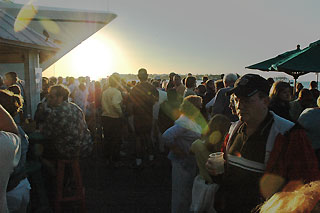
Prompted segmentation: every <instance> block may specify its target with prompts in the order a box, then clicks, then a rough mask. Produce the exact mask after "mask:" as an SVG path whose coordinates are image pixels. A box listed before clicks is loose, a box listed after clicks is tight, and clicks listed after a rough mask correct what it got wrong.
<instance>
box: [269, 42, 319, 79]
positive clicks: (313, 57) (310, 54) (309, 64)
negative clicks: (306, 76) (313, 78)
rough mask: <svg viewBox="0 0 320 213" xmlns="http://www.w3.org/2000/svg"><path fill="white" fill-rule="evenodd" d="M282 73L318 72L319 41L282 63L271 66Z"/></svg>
mask: <svg viewBox="0 0 320 213" xmlns="http://www.w3.org/2000/svg"><path fill="white" fill-rule="evenodd" d="M273 67H274V68H275V69H277V70H278V71H282V72H286V73H288V72H290V73H292V72H304V73H309V72H315V73H319V72H320V40H318V41H316V42H313V43H311V44H310V45H309V47H306V48H304V49H303V50H301V51H300V52H297V53H295V54H293V55H291V56H290V57H289V58H287V59H286V60H284V61H281V62H278V63H276V64H274V65H273Z"/></svg>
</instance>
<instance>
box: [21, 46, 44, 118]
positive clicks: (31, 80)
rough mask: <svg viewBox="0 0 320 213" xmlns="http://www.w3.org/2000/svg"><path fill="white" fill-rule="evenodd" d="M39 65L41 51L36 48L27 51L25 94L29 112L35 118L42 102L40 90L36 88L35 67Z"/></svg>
mask: <svg viewBox="0 0 320 213" xmlns="http://www.w3.org/2000/svg"><path fill="white" fill-rule="evenodd" d="M38 67H39V52H38V51H36V50H27V51H25V62H24V73H25V94H26V101H27V114H28V115H31V117H32V118H33V116H34V113H35V111H36V109H37V105H38V103H39V102H40V92H39V91H37V89H36V76H35V68H38Z"/></svg>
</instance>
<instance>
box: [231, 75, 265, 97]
mask: <svg viewBox="0 0 320 213" xmlns="http://www.w3.org/2000/svg"><path fill="white" fill-rule="evenodd" d="M269 89H270V88H269V84H268V81H267V80H266V79H264V78H263V77H261V76H260V75H256V74H245V75H243V76H242V77H240V78H239V79H238V80H237V81H236V82H235V84H234V88H233V89H231V90H230V91H228V92H227V93H226V95H231V94H233V93H234V94H235V95H237V96H244V97H251V96H253V95H254V94H256V93H257V92H258V91H261V92H264V93H266V94H269Z"/></svg>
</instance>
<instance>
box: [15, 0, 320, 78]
mask: <svg viewBox="0 0 320 213" xmlns="http://www.w3.org/2000/svg"><path fill="white" fill-rule="evenodd" d="M14 2H16V3H26V1H25V0H14ZM34 4H39V5H44V6H53V7H66V8H79V9H89V10H90V9H92V10H103V11H110V12H113V13H115V14H116V15H117V18H116V19H114V20H113V21H112V22H111V23H109V24H108V25H107V26H105V27H104V28H103V29H102V30H100V31H99V32H97V33H96V34H95V35H93V36H92V37H90V38H89V39H88V40H86V41H84V42H83V43H82V44H81V45H79V46H78V47H77V48H75V49H74V50H73V51H71V52H70V53H69V54H67V55H66V56H64V57H63V58H62V59H60V60H59V61H58V62H57V63H55V64H54V65H53V66H51V67H50V68H49V70H47V71H45V72H44V75H52V74H55V75H56V76H59V75H62V76H68V75H69V76H70V75H73V76H76V77H77V76H78V75H90V74H91V75H92V76H94V78H98V77H106V76H108V75H110V74H111V73H113V72H118V73H123V74H126V73H134V74H135V73H137V70H138V69H139V68H141V67H144V68H146V69H147V70H148V72H149V73H154V74H155V73H157V74H168V73H170V72H176V73H179V74H186V73H188V72H191V73H193V74H221V73H230V72H235V73H239V74H240V75H242V74H245V73H258V74H261V75H263V76H264V77H271V76H279V75H280V76H286V77H289V78H290V79H292V77H290V76H288V75H286V74H284V73H276V72H269V73H265V72H261V71H256V70H247V69H245V67H246V66H249V65H251V64H254V63H257V62H260V61H263V60H266V59H269V58H272V57H275V56H277V55H278V54H281V53H283V52H286V51H289V50H293V49H295V48H296V46H297V44H300V45H301V47H302V48H304V47H306V46H308V45H309V43H312V42H314V41H317V40H319V39H320V38H319V35H320V28H319V27H317V26H318V25H319V20H320V13H319V12H318V9H319V8H320V1H319V0H306V1H301V0H281V1H279V0H241V1H239V0H224V1H221V0H199V1H194V0H161V1H159V0H157V1H156V0H87V1H84V0H68V1H64V0H55V1H53V0H51V1H49V0H46V1H43V0H38V1H35V2H34ZM88 50H92V51H88ZM83 59H86V60H83ZM100 67H104V69H102V70H103V71H101V70H99V69H100ZM314 79H316V75H315V74H314V73H311V74H308V75H305V76H301V77H300V78H299V80H300V81H305V80H314Z"/></svg>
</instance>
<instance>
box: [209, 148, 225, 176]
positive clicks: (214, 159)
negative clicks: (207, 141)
mask: <svg viewBox="0 0 320 213" xmlns="http://www.w3.org/2000/svg"><path fill="white" fill-rule="evenodd" d="M223 154H224V153H223V152H214V153H211V154H210V155H209V161H211V163H212V167H213V168H214V170H215V173H216V175H219V174H223V173H224V159H223Z"/></svg>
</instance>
